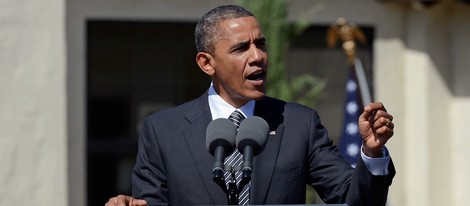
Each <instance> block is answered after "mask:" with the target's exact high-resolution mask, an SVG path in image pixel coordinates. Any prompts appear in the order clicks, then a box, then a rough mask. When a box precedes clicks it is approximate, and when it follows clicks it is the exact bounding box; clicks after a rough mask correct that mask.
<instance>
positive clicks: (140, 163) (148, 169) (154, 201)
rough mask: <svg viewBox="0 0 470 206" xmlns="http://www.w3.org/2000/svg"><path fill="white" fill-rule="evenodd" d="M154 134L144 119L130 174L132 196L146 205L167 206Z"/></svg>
mask: <svg viewBox="0 0 470 206" xmlns="http://www.w3.org/2000/svg"><path fill="white" fill-rule="evenodd" d="M161 157H162V155H161V154H160V148H159V144H158V142H157V138H156V133H155V130H154V128H153V125H152V123H151V121H150V120H149V119H148V118H146V119H145V120H144V125H143V128H142V132H141V135H140V138H139V144H138V152H137V157H136V164H135V166H134V170H133V174H132V182H133V184H132V193H133V194H132V195H133V197H136V198H139V199H145V200H147V203H148V205H167V204H168V188H167V184H166V175H165V174H166V172H165V168H164V164H163V160H162V158H161Z"/></svg>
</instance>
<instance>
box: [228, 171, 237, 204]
mask: <svg viewBox="0 0 470 206" xmlns="http://www.w3.org/2000/svg"><path fill="white" fill-rule="evenodd" d="M231 173H232V174H231V175H230V176H231V177H230V181H229V183H228V193H227V198H228V204H229V205H238V194H239V193H240V192H239V191H238V188H237V181H236V180H235V172H234V171H232V172H231Z"/></svg>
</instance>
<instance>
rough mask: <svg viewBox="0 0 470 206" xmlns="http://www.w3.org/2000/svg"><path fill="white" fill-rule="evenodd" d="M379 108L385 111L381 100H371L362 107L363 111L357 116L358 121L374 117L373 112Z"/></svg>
mask: <svg viewBox="0 0 470 206" xmlns="http://www.w3.org/2000/svg"><path fill="white" fill-rule="evenodd" d="M379 110H383V111H385V112H386V111H387V110H386V109H385V107H384V106H383V104H382V103H381V102H373V103H370V104H368V105H367V106H365V107H364V111H363V112H362V114H361V116H359V121H370V120H371V119H372V120H373V119H375V117H374V116H375V113H376V112H377V111H379Z"/></svg>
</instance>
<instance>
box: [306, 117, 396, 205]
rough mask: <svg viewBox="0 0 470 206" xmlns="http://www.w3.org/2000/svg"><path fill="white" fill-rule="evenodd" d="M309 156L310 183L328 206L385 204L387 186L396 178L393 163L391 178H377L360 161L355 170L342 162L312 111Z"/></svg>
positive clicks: (391, 165)
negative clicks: (340, 205)
mask: <svg viewBox="0 0 470 206" xmlns="http://www.w3.org/2000/svg"><path fill="white" fill-rule="evenodd" d="M311 125H312V128H311V132H310V134H311V137H310V141H311V143H310V145H311V149H310V154H309V177H310V181H309V182H310V184H311V185H312V186H313V187H314V188H315V189H316V191H317V193H318V194H319V196H320V197H321V198H322V200H323V201H325V202H326V203H344V202H346V203H347V204H348V205H350V206H356V205H361V206H368V205H371V206H372V205H385V203H386V201H387V194H388V187H389V186H390V185H391V182H392V178H393V176H394V175H395V170H394V167H393V162H392V161H390V164H389V175H386V176H374V175H372V174H371V173H370V172H369V171H368V170H367V168H366V166H365V165H364V162H363V161H362V159H361V158H359V159H358V164H357V166H356V168H355V169H353V168H351V167H350V166H349V164H348V163H347V162H346V161H344V160H343V158H342V157H341V156H340V153H339V152H338V149H337V147H336V146H334V145H333V144H332V142H331V140H330V139H329V138H328V134H327V131H326V129H325V128H324V127H323V126H322V124H321V123H320V118H319V116H318V114H317V113H316V112H315V111H313V118H312V119H311Z"/></svg>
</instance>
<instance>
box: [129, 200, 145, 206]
mask: <svg viewBox="0 0 470 206" xmlns="http://www.w3.org/2000/svg"><path fill="white" fill-rule="evenodd" d="M129 205H130V206H147V201H145V200H139V199H133V200H132V202H131V203H130V204H129Z"/></svg>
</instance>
